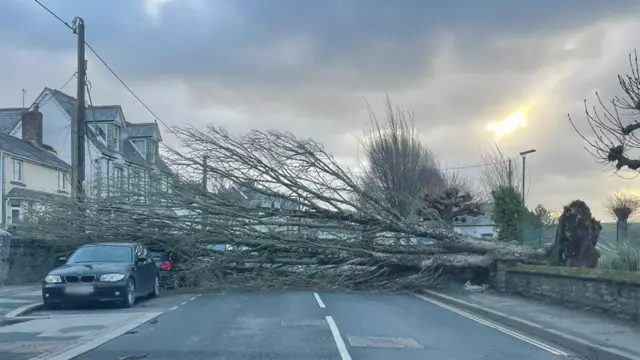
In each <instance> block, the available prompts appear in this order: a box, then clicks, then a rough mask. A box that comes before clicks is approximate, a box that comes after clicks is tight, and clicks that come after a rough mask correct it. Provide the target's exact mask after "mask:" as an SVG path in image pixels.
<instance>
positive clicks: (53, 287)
mask: <svg viewBox="0 0 640 360" xmlns="http://www.w3.org/2000/svg"><path fill="white" fill-rule="evenodd" d="M159 294H160V282H159V278H158V268H157V266H156V263H155V262H154V261H153V259H152V257H151V253H150V252H149V250H148V249H147V248H146V247H144V246H142V245H140V244H136V243H97V244H90V245H84V246H81V247H79V248H78V249H76V251H74V252H73V254H71V256H69V258H68V259H65V264H64V265H62V266H60V267H58V268H56V269H53V270H51V271H50V272H49V274H48V275H47V276H46V277H45V279H44V282H43V284H42V301H43V302H44V305H45V306H46V307H49V308H54V307H58V306H60V305H64V304H68V303H79V302H88V301H116V302H119V303H121V304H122V305H124V306H125V307H132V306H133V305H134V304H135V302H136V299H137V298H140V297H142V296H148V297H157V296H158V295H159Z"/></svg>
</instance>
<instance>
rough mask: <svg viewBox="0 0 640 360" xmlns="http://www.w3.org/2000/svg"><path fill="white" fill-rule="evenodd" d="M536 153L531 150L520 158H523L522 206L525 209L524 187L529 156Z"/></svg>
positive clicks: (523, 153)
mask: <svg viewBox="0 0 640 360" xmlns="http://www.w3.org/2000/svg"><path fill="white" fill-rule="evenodd" d="M534 152H536V149H530V150H527V151H523V152H521V153H520V156H522V206H523V207H525V201H524V185H525V176H526V175H527V167H526V161H527V155H528V154H531V153H534Z"/></svg>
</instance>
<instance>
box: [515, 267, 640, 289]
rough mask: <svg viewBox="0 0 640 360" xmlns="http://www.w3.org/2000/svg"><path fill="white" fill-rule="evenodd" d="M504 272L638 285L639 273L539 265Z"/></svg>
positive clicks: (639, 283)
mask: <svg viewBox="0 0 640 360" xmlns="http://www.w3.org/2000/svg"><path fill="white" fill-rule="evenodd" d="M505 270H506V271H507V272H516V273H526V274H534V275H544V276H552V277H564V278H574V279H575V278H577V279H584V280H594V281H602V282H616V283H624V284H632V285H640V272H635V271H617V270H603V269H587V268H570V267H560V266H540V265H515V266H511V267H508V268H507V269H505Z"/></svg>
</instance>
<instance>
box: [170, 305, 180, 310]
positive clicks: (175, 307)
mask: <svg viewBox="0 0 640 360" xmlns="http://www.w3.org/2000/svg"><path fill="white" fill-rule="evenodd" d="M177 308H178V307H177V306H174V307H172V308H171V309H169V310H170V311H173V310H175V309H177Z"/></svg>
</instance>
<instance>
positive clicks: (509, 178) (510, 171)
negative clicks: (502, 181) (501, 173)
mask: <svg viewBox="0 0 640 360" xmlns="http://www.w3.org/2000/svg"><path fill="white" fill-rule="evenodd" d="M507 177H508V180H509V183H508V186H509V187H511V186H513V169H512V168H511V158H509V170H507Z"/></svg>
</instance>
